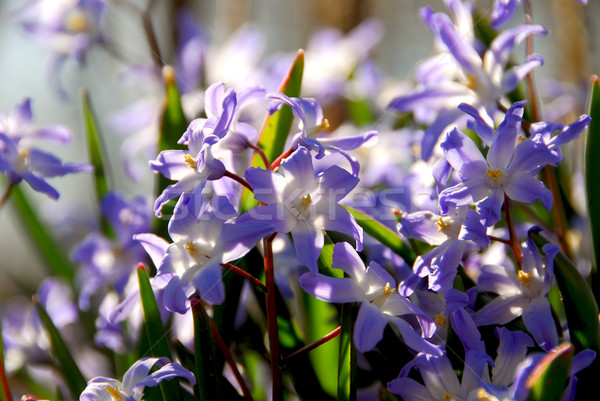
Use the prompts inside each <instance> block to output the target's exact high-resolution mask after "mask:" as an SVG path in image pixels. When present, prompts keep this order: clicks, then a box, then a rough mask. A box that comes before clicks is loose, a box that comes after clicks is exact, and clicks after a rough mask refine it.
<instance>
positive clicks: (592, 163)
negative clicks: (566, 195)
mask: <svg viewBox="0 0 600 401" xmlns="http://www.w3.org/2000/svg"><path fill="white" fill-rule="evenodd" d="M591 81H592V88H591V91H590V92H591V96H590V107H589V115H590V117H592V121H591V122H590V125H589V126H588V132H587V138H586V144H585V190H586V195H587V212H588V216H589V222H590V228H591V233H592V251H593V254H594V259H593V264H592V290H593V292H594V295H595V297H596V302H600V272H599V269H600V207H598V206H599V205H600V185H598V183H599V182H600V157H598V155H600V82H599V78H598V77H597V76H596V75H594V76H592V80H591Z"/></svg>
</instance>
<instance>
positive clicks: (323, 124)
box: [313, 118, 329, 134]
mask: <svg viewBox="0 0 600 401" xmlns="http://www.w3.org/2000/svg"><path fill="white" fill-rule="evenodd" d="M327 128H329V121H328V120H327V119H326V118H324V119H323V121H322V122H321V124H319V125H318V126H317V128H315V130H314V131H313V132H314V133H315V134H319V133H321V132H323V131H325V130H326V129H327Z"/></svg>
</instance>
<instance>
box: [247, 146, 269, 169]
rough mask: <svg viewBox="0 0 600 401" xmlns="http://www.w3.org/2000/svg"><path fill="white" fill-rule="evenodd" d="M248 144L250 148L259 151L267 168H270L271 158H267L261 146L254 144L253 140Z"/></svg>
mask: <svg viewBox="0 0 600 401" xmlns="http://www.w3.org/2000/svg"><path fill="white" fill-rule="evenodd" d="M247 145H248V147H249V148H250V149H252V150H253V151H255V152H256V153H258V155H259V156H260V158H261V159H262V161H263V163H264V164H265V168H269V166H270V164H269V159H267V155H265V152H264V151H263V150H262V149H261V148H259V147H258V146H256V145H255V144H253V143H251V142H248V144H247Z"/></svg>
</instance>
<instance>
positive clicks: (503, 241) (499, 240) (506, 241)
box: [488, 235, 511, 246]
mask: <svg viewBox="0 0 600 401" xmlns="http://www.w3.org/2000/svg"><path fill="white" fill-rule="evenodd" d="M488 238H489V239H491V240H492V241H498V242H502V243H503V244H506V245H508V246H510V245H511V242H510V240H508V239H504V238H500V237H496V236H495V235H488Z"/></svg>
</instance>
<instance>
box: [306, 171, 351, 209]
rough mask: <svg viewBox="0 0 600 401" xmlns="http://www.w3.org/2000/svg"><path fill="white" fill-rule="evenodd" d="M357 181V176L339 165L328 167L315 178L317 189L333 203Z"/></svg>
mask: <svg viewBox="0 0 600 401" xmlns="http://www.w3.org/2000/svg"><path fill="white" fill-rule="evenodd" d="M313 179H314V177H313ZM311 181H312V180H311ZM358 181H359V179H358V177H356V176H354V175H352V174H350V173H349V172H348V171H346V170H344V169H343V168H341V167H340V166H331V167H329V168H328V169H327V170H325V171H324V172H323V173H321V174H319V175H318V178H317V182H318V185H319V191H320V192H322V193H323V194H324V195H325V198H326V199H328V200H330V201H334V202H335V203H338V202H339V201H340V200H342V199H344V197H345V196H346V195H348V193H349V192H350V191H352V190H353V189H354V188H355V187H356V185H357V184H358Z"/></svg>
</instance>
